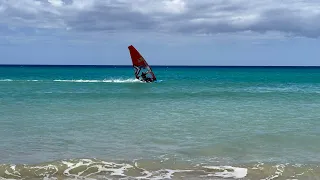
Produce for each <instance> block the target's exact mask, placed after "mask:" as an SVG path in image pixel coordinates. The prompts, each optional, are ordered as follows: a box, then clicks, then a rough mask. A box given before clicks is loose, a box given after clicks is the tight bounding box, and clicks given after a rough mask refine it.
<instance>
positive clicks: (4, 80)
mask: <svg viewBox="0 0 320 180" xmlns="http://www.w3.org/2000/svg"><path fill="white" fill-rule="evenodd" d="M1 81H2V82H9V81H13V80H12V79H0V82H1Z"/></svg>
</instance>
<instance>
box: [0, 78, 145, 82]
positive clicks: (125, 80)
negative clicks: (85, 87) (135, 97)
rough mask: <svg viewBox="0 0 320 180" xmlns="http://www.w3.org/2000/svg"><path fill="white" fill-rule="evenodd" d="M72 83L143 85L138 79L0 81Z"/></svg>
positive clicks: (9, 80) (4, 80)
mask: <svg viewBox="0 0 320 180" xmlns="http://www.w3.org/2000/svg"><path fill="white" fill-rule="evenodd" d="M13 81H15V82H17V81H19V82H24V81H27V82H48V81H53V82H70V83H73V82H75V83H141V81H139V80H138V79H103V80H90V79H54V80H38V79H29V80H13V79H0V82H13Z"/></svg>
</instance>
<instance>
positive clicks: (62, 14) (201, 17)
mask: <svg viewBox="0 0 320 180" xmlns="http://www.w3.org/2000/svg"><path fill="white" fill-rule="evenodd" d="M319 36H320V1H319V0H0V54H1V56H0V64H54V65H56V64H60V65H70V64H77V65H130V64H131V59H130V54H129V51H128V48H127V47H128V46H129V45H131V44H132V45H133V46H135V47H136V49H137V50H138V51H139V52H140V53H141V54H142V55H143V56H144V58H145V59H146V60H147V62H148V63H149V65H151V66H152V65H212V66H215V65H217V66H229V65H232V66H238V65H239V66H320V58H319V57H320V40H319Z"/></svg>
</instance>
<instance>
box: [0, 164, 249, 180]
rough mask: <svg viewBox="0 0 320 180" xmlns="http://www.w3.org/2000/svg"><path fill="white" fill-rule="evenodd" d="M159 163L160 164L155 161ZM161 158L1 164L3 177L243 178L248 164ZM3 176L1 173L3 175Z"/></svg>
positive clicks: (0, 171)
mask: <svg viewBox="0 0 320 180" xmlns="http://www.w3.org/2000/svg"><path fill="white" fill-rule="evenodd" d="M155 163H158V164H157V165H154V164H155ZM156 166H162V164H161V162H148V163H147V162H137V161H136V162H131V163H127V162H119V163H116V162H106V161H102V160H97V159H78V160H63V161H57V162H52V163H47V164H42V165H33V166H32V165H0V179H66V178H67V179H108V178H112V179H153V180H158V179H159V180H160V179H172V178H182V177H190V178H191V179H193V178H201V177H220V178H234V179H238V178H244V177H245V176H246V175H247V169H246V168H237V167H231V166H221V167H218V166H200V165H196V166H189V167H188V168H181V169H180V168H179V167H178V168H173V166H174V165H172V167H170V166H168V167H162V168H155V167H156ZM1 176H2V177H1Z"/></svg>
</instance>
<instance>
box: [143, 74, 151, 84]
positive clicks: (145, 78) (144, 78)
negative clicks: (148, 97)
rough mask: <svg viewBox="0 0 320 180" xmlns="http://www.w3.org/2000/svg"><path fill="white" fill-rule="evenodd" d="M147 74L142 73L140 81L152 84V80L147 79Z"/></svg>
mask: <svg viewBox="0 0 320 180" xmlns="http://www.w3.org/2000/svg"><path fill="white" fill-rule="evenodd" d="M147 73H148V72H142V73H141V77H142V80H143V81H145V82H152V79H151V78H149V77H147Z"/></svg>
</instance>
